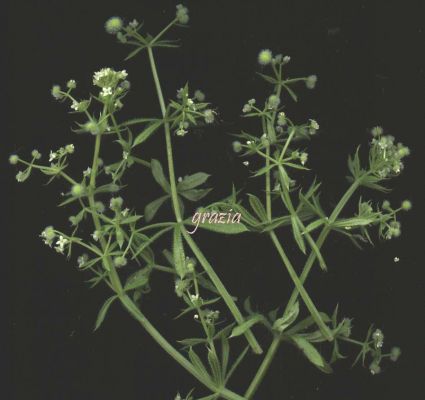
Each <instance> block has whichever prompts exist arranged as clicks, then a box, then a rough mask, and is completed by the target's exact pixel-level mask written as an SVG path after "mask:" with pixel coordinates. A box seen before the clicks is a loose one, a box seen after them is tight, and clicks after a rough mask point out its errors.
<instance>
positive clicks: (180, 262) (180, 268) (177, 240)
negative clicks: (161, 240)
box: [173, 225, 187, 279]
mask: <svg viewBox="0 0 425 400" xmlns="http://www.w3.org/2000/svg"><path fill="white" fill-rule="evenodd" d="M173 260H174V267H175V268H176V272H177V275H178V276H179V277H180V279H183V278H184V277H185V276H186V274H187V268H186V257H185V253H184V248H183V241H182V235H181V231H180V225H176V226H175V227H174V232H173Z"/></svg>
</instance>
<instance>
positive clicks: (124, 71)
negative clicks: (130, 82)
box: [119, 21, 137, 78]
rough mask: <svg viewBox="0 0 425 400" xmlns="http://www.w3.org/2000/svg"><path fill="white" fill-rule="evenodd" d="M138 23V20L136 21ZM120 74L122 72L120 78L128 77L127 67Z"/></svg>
mask: <svg viewBox="0 0 425 400" xmlns="http://www.w3.org/2000/svg"><path fill="white" fill-rule="evenodd" d="M136 23H137V21H136ZM119 74H120V78H127V76H128V73H127V71H126V70H125V69H123V70H122V71H120V72H119Z"/></svg>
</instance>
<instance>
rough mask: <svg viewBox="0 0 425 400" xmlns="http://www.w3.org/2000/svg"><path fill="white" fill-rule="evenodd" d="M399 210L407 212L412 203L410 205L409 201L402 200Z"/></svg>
mask: <svg viewBox="0 0 425 400" xmlns="http://www.w3.org/2000/svg"><path fill="white" fill-rule="evenodd" d="M401 208H402V209H403V210H404V211H409V210H410V209H411V208H412V203H411V201H410V200H404V201H403V202H402V203H401Z"/></svg>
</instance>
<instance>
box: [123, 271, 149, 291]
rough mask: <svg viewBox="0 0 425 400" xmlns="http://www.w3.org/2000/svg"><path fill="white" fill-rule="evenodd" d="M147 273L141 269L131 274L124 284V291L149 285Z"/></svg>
mask: <svg viewBox="0 0 425 400" xmlns="http://www.w3.org/2000/svg"><path fill="white" fill-rule="evenodd" d="M149 273H150V270H149V269H148V268H142V269H139V270H138V271H136V272H134V273H133V274H131V275H130V276H129V277H128V278H127V280H126V282H125V285H124V290H126V291H127V290H133V289H137V288H139V287H143V286H145V285H146V284H147V283H149Z"/></svg>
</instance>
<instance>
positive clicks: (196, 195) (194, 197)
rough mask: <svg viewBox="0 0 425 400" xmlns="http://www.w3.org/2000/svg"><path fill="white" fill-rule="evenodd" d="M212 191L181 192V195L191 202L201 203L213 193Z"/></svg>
mask: <svg viewBox="0 0 425 400" xmlns="http://www.w3.org/2000/svg"><path fill="white" fill-rule="evenodd" d="M211 190H212V189H190V190H185V191H184V192H179V194H180V196H183V197H184V198H185V199H187V200H189V201H199V200H201V199H203V198H204V197H205V196H206V195H207V194H208V193H209V192H211Z"/></svg>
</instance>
